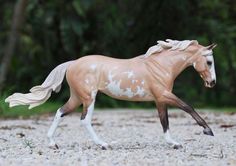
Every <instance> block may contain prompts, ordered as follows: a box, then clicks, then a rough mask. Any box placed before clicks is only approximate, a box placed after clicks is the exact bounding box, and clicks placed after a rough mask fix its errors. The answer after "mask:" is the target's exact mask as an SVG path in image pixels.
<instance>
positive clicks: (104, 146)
mask: <svg viewBox="0 0 236 166" xmlns="http://www.w3.org/2000/svg"><path fill="white" fill-rule="evenodd" d="M101 148H102V150H107V149H112V148H111V146H110V145H108V144H107V143H105V144H102V145H101Z"/></svg>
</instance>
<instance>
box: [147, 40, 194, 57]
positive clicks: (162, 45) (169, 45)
mask: <svg viewBox="0 0 236 166" xmlns="http://www.w3.org/2000/svg"><path fill="white" fill-rule="evenodd" d="M193 43H196V44H198V42H197V41H196V40H183V41H179V40H171V39H166V41H162V40H158V41H157V45H155V46H152V47H150V48H149V49H148V50H147V52H146V53H145V55H144V57H145V58H146V57H149V56H150V55H152V54H154V53H157V52H161V51H163V50H164V49H170V50H181V51H182V50H185V49H186V48H188V46H190V45H191V44H193Z"/></svg>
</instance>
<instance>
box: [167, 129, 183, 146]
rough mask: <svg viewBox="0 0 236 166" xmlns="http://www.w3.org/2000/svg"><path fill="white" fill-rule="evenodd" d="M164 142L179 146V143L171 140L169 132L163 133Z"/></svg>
mask: <svg viewBox="0 0 236 166" xmlns="http://www.w3.org/2000/svg"><path fill="white" fill-rule="evenodd" d="M165 140H166V142H167V143H168V144H172V145H180V143H178V142H176V141H175V140H173V139H172V138H171V136H170V132H169V130H167V131H166V132H165Z"/></svg>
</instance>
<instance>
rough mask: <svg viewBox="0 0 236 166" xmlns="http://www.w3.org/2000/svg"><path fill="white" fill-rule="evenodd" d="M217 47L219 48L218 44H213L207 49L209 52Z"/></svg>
mask: <svg viewBox="0 0 236 166" xmlns="http://www.w3.org/2000/svg"><path fill="white" fill-rule="evenodd" d="M216 46H217V44H215V43H212V44H211V45H209V46H207V47H206V48H207V49H208V50H213V49H214V48H215V47H216Z"/></svg>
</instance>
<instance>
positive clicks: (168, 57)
mask: <svg viewBox="0 0 236 166" xmlns="http://www.w3.org/2000/svg"><path fill="white" fill-rule="evenodd" d="M155 56H156V57H155ZM190 58H191V57H190V56H189V55H187V54H185V53H184V52H182V53H179V52H177V53H175V52H173V53H168V54H160V55H153V57H152V58H150V60H149V61H150V62H151V61H152V62H151V63H152V64H153V65H152V67H153V68H156V69H154V70H160V72H159V71H158V74H159V75H161V74H162V73H165V75H170V76H172V79H173V81H174V80H175V78H176V77H177V76H178V75H179V74H180V73H181V72H182V71H183V70H184V69H185V68H187V67H188V66H190V65H191V64H190V63H189V59H190Z"/></svg>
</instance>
